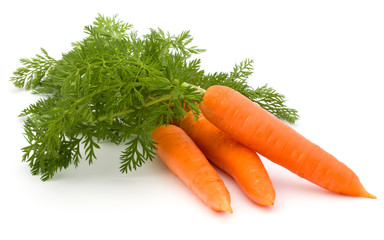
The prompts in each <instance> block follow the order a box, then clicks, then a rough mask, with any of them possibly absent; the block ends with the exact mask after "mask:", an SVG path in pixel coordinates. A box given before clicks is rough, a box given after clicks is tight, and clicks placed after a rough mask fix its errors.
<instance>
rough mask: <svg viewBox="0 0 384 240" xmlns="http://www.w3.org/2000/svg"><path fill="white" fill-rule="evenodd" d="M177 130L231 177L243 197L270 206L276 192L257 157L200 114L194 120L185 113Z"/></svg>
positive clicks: (190, 113)
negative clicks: (189, 138)
mask: <svg viewBox="0 0 384 240" xmlns="http://www.w3.org/2000/svg"><path fill="white" fill-rule="evenodd" d="M180 127H181V128H182V129H184V131H185V132H186V133H187V134H188V135H189V136H190V137H191V138H192V140H193V141H194V142H195V143H196V145H197V146H198V147H199V149H200V150H201V151H202V152H203V153H204V155H205V156H206V157H207V158H208V160H210V161H211V162H213V163H214V164H215V165H216V166H218V167H219V168H220V169H222V170H223V171H224V172H226V173H228V174H229V175H230V176H232V177H233V178H234V179H235V181H236V182H237V183H238V184H239V186H240V187H241V189H242V190H243V191H244V192H245V194H246V195H247V196H248V197H249V198H250V199H251V200H252V201H253V202H255V203H257V204H259V205H262V206H269V205H273V203H274V200H275V190H274V188H273V185H272V182H271V180H270V178H269V176H268V173H267V171H266V170H265V168H264V165H263V163H262V162H261V160H260V158H259V156H258V155H257V154H256V153H255V152H254V151H252V150H251V149H249V148H247V147H245V146H244V145H242V144H240V143H239V142H237V141H236V140H234V139H233V138H232V137H230V136H229V135H228V134H226V133H225V132H223V131H221V130H220V129H218V128H217V127H215V126H214V125H213V124H212V123H210V122H209V121H208V120H207V119H206V118H205V117H204V116H203V114H200V115H199V117H198V120H197V121H196V120H195V118H194V117H193V113H192V112H191V111H190V112H188V113H187V114H186V115H185V117H184V118H183V119H182V120H181V122H180Z"/></svg>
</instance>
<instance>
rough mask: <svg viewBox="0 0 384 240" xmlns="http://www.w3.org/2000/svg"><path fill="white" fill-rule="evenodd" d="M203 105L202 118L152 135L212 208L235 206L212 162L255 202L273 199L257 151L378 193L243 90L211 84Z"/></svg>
mask: <svg viewBox="0 0 384 240" xmlns="http://www.w3.org/2000/svg"><path fill="white" fill-rule="evenodd" d="M199 108H200V110H201V113H200V115H199V116H198V118H197V119H196V118H195V117H194V115H193V113H192V112H188V113H187V114H186V115H185V117H184V119H182V120H181V121H179V122H177V123H175V124H174V125H163V126H161V127H160V128H156V129H155V130H154V132H153V134H152V136H153V140H154V141H155V142H156V148H157V149H156V153H157V155H158V156H159V157H160V158H161V159H162V161H163V162H164V163H165V164H166V165H167V166H168V168H169V169H170V170H171V171H172V172H173V173H174V174H175V175H177V176H178V177H179V178H180V179H181V180H182V181H183V182H184V183H185V184H186V185H187V186H188V187H189V188H190V189H191V190H192V191H193V192H194V194H195V195H196V196H197V197H198V198H200V199H201V200H202V201H203V202H204V203H205V204H207V205H208V206H209V207H210V208H211V209H213V210H215V211H218V212H221V211H226V212H230V213H232V212H233V211H232V208H231V205H230V194H229V192H228V190H227V188H226V186H225V184H224V182H223V180H222V179H221V178H220V176H219V175H218V173H217V172H216V170H215V169H214V168H213V167H212V165H211V163H213V164H214V165H216V166H217V167H218V168H220V169H222V170H223V171H224V172H226V173H227V174H229V175H230V176H231V177H233V179H234V180H235V181H236V182H237V183H238V184H239V186H240V187H241V189H242V190H243V191H244V193H245V194H246V195H247V196H248V197H249V198H250V199H251V200H252V201H253V202H255V203H256V204H258V205H261V206H271V205H273V204H274V200H275V190H274V187H273V184H272V182H271V180H270V178H269V176H268V173H267V171H266V169H265V167H264V165H263V163H262V162H261V160H260V157H259V156H258V154H260V155H262V156H264V157H265V158H267V159H269V160H271V161H272V162H274V163H276V164H278V165H281V166H283V167H285V168H287V169H288V170H290V171H291V172H293V173H295V174H297V175H298V176H300V177H302V178H304V179H307V180H308V181H310V182H312V183H314V184H316V185H318V186H320V187H322V188H325V189H327V190H330V191H332V192H336V193H340V194H345V195H350V196H357V197H367V198H376V197H375V196H374V195H372V194H370V193H368V192H367V191H366V190H365V188H364V187H363V185H362V184H361V183H360V180H359V178H358V177H357V175H356V174H355V173H354V172H353V171H352V170H351V169H350V168H349V167H347V166H346V165H345V164H343V163H342V162H340V161H339V160H337V159H336V158H335V157H334V156H332V155H331V154H329V153H328V152H326V151H325V150H323V149H322V148H320V147H319V146H318V145H316V144H314V143H312V142H311V141H309V140H308V139H306V138H305V137H303V136H302V135H301V134H299V133H298V132H296V131H295V130H294V129H293V128H291V127H290V126H289V125H287V124H286V123H284V122H283V121H281V120H280V119H278V118H276V117H275V116H273V115H272V114H271V113H269V112H267V111H266V110H264V109H263V108H261V107H260V106H258V105H257V104H256V103H254V102H252V101H251V100H249V99H248V98H246V97H245V96H243V95H242V94H240V93H239V92H237V91H235V90H233V89H231V88H229V87H225V86H219V85H215V86H211V87H209V88H208V89H207V91H206V92H205V94H204V97H203V101H202V102H201V104H200V106H199Z"/></svg>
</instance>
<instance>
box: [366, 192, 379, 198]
mask: <svg viewBox="0 0 384 240" xmlns="http://www.w3.org/2000/svg"><path fill="white" fill-rule="evenodd" d="M365 197H367V198H372V199H376V198H377V197H376V196H375V195H373V194H370V193H369V192H367V194H366V195H365Z"/></svg>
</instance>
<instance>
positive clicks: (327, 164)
mask: <svg viewBox="0 0 384 240" xmlns="http://www.w3.org/2000/svg"><path fill="white" fill-rule="evenodd" d="M200 109H201V111H202V113H203V114H204V116H205V117H206V118H207V119H208V120H209V121H210V122H212V123H213V124H214V125H216V127H218V128H219V129H221V130H223V131H224V132H226V133H228V134H229V135H230V136H232V137H233V138H234V139H236V140H237V141H239V142H240V143H242V144H244V145H246V146H248V147H249V148H251V149H252V150H254V151H256V152H258V153H259V154H261V155H263V156H264V157H266V158H267V159H269V160H271V161H273V162H275V163H277V164H279V165H281V166H283V167H285V168H287V169H288V170H290V171H292V172H293V173H296V174H297V175H298V176H300V177H303V178H305V179H307V180H309V181H310V182H312V183H314V184H317V185H319V186H320V187H323V188H325V189H328V190H330V191H333V192H337V193H341V194H346V195H352V196H361V197H370V198H373V197H374V196H373V195H372V194H370V193H368V192H367V191H366V190H365V188H364V187H363V185H362V184H361V183H360V180H359V178H358V177H357V175H356V174H355V173H354V172H353V171H352V170H351V169H350V168H349V167H347V166H346V165H345V164H343V163H342V162H340V161H339V160H337V159H336V158H335V157H334V156H333V155H331V154H329V153H328V152H326V151H325V150H323V149H322V148H320V147H319V146H317V145H316V144H314V143H312V142H311V141H309V140H308V139H306V138H305V137H303V136H302V135H301V134H299V133H298V132H296V131H295V130H294V129H293V128H292V127H290V126H289V125H287V124H286V123H284V122H282V121H281V120H279V119H278V118H276V117H275V116H273V115H272V114H271V113H269V112H267V111H266V110H264V109H263V108H261V107H260V106H258V105H257V104H255V103H254V102H252V101H251V100H249V99H248V98H246V97H244V96H243V95H241V94H240V93H239V92H237V91H235V90H233V89H231V88H229V87H225V86H218V85H216V86H211V87H209V88H208V89H207V91H206V93H205V95H204V99H203V101H202V102H201V104H200Z"/></svg>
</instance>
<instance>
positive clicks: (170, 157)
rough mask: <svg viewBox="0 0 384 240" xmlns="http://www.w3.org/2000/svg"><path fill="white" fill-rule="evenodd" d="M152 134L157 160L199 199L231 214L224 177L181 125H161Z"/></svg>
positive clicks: (214, 208)
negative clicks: (221, 176)
mask: <svg viewBox="0 0 384 240" xmlns="http://www.w3.org/2000/svg"><path fill="white" fill-rule="evenodd" d="M152 137H153V140H154V141H155V142H156V143H157V144H156V148H157V149H156V150H155V152H156V153H157V155H158V156H159V157H160V159H161V160H162V161H163V162H164V163H165V165H167V166H168V168H169V169H170V170H171V171H172V172H173V173H174V174H175V175H176V176H178V177H179V178H180V179H181V180H182V181H183V182H184V183H185V184H186V185H187V186H188V187H189V188H190V189H191V190H192V191H193V192H194V193H195V195H196V196H197V197H198V198H200V199H201V200H202V201H203V202H204V203H206V204H207V205H208V206H209V207H210V208H212V209H213V210H215V211H218V212H220V211H227V212H230V213H232V208H231V206H230V195H229V192H228V190H227V188H226V187H225V185H224V182H223V180H222V179H221V178H220V176H219V175H218V174H217V172H216V170H215V169H214V168H213V167H212V165H210V163H209V162H208V160H207V159H206V158H205V156H204V154H203V153H202V152H201V151H200V150H199V148H198V147H197V146H196V144H195V143H194V142H193V141H192V140H191V139H190V138H189V137H188V135H187V134H186V133H185V132H184V131H183V130H182V129H181V128H179V127H177V126H175V125H167V126H165V125H163V126H161V127H160V128H156V129H155V130H154V131H153V133H152Z"/></svg>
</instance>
